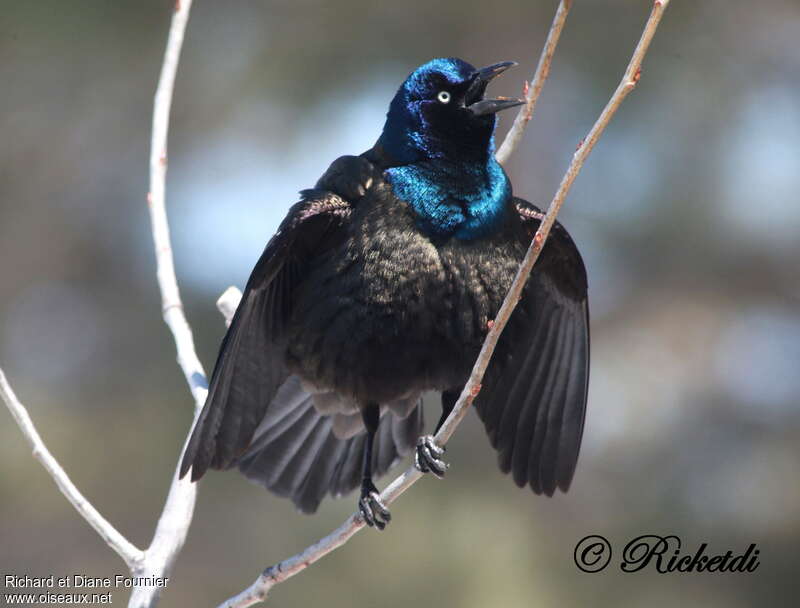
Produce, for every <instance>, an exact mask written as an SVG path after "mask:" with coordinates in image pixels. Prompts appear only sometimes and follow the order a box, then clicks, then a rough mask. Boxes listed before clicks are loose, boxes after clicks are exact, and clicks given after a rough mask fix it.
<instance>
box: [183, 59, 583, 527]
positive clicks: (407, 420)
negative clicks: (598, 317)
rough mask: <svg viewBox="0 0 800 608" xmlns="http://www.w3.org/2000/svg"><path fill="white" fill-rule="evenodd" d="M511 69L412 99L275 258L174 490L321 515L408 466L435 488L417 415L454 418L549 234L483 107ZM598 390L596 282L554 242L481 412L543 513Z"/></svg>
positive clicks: (444, 75)
mask: <svg viewBox="0 0 800 608" xmlns="http://www.w3.org/2000/svg"><path fill="white" fill-rule="evenodd" d="M509 65H511V64H508V63H506V64H497V65H495V66H490V67H489V68H484V69H483V70H475V69H474V68H473V67H472V66H470V65H469V64H467V63H465V62H463V61H460V60H457V59H437V60H433V61H431V62H429V63H427V64H425V65H423V66H422V67H420V68H418V69H417V70H416V71H415V72H414V73H412V75H411V76H409V78H408V79H407V80H406V81H405V82H404V84H403V85H402V86H401V88H400V90H399V91H398V93H397V95H396V96H395V98H394V100H393V101H392V104H391V106H390V110H389V114H388V115H387V121H386V125H385V127H384V130H383V133H382V135H381V137H380V139H379V140H378V143H377V144H376V145H375V147H374V148H372V149H371V150H369V151H368V152H366V153H364V154H362V155H361V156H360V157H355V156H345V157H342V158H340V159H338V160H337V161H335V162H334V163H333V165H331V167H330V168H329V169H328V171H327V172H326V173H325V175H323V176H322V178H321V179H320V180H319V182H318V183H317V185H316V187H315V188H314V189H312V190H305V191H303V192H302V193H301V194H302V199H301V201H300V202H299V203H297V204H296V205H294V206H293V207H292V208H291V209H290V210H289V213H288V215H287V217H286V219H285V220H284V221H283V223H282V224H281V226H280V228H279V230H278V232H277V234H276V235H275V236H274V237H273V238H272V240H271V241H270V242H269V244H268V245H267V247H266V249H265V251H264V253H263V255H262V256H261V259H260V260H259V261H258V263H257V264H256V267H255V269H254V270H253V273H252V275H251V277H250V280H249V281H248V283H247V287H246V288H245V291H244V295H243V298H242V302H241V304H240V305H239V308H238V310H237V311H236V315H235V317H234V319H233V322H232V324H231V327H230V329H229V331H228V333H227V335H226V336H225V339H224V340H223V342H222V346H221V348H220V354H219V358H218V360H217V364H216V366H215V368H214V373H213V375H212V378H211V384H210V388H209V394H208V400H207V402H206V405H205V408H204V409H203V412H202V414H201V415H200V418H199V420H198V422H197V425H196V428H195V430H194V432H193V434H192V437H191V439H190V442H189V446H188V448H187V451H186V455H185V457H184V460H183V463H182V466H181V475H185V474H186V473H187V471H188V470H189V469H190V468H191V469H192V479H193V480H196V479H199V478H200V477H201V476H202V475H203V474H204V473H205V471H206V470H207V469H208V468H216V469H226V468H229V467H232V466H238V467H239V469H240V470H241V471H242V472H243V473H244V474H245V475H247V476H248V477H249V478H250V479H252V480H254V481H256V482H258V483H261V484H263V485H264V486H266V487H267V488H269V489H270V490H272V491H274V492H276V493H277V494H280V495H282V496H288V497H290V498H291V499H292V500H293V501H294V502H295V504H296V505H297V506H298V507H299V508H300V509H301V510H303V511H305V512H313V511H315V510H316V508H317V507H318V505H319V503H320V501H321V500H322V499H323V497H324V496H325V495H326V494H328V493H330V494H333V495H340V494H344V493H347V492H349V491H351V490H353V489H354V488H355V487H357V486H358V485H359V484H360V485H361V497H360V500H359V507H360V509H361V512H362V514H363V516H364V518H365V520H366V521H367V523H368V524H370V525H376V526H377V527H379V528H383V526H384V525H385V524H386V523H387V522H388V520H389V512H388V510H386V508H385V506H384V505H383V504H382V503H381V502H380V499H379V498H378V494H377V491H376V489H375V486H374V485H373V482H372V475H373V474H376V475H380V474H382V473H384V472H385V471H386V470H388V469H389V467H391V466H392V464H393V463H394V462H395V461H396V460H398V459H399V458H401V457H402V456H405V455H406V454H408V453H409V452H411V451H412V450H413V449H414V447H415V446H416V462H417V466H418V467H419V468H420V469H421V470H423V471H431V472H434V473H435V474H437V475H439V476H441V475H443V474H444V471H445V468H446V465H445V464H444V462H443V461H442V460H441V454H442V450H441V449H440V448H439V446H437V445H436V444H435V442H434V441H433V439H432V437H431V436H429V435H428V436H423V437H420V434H421V432H422V427H423V418H422V405H421V396H422V393H423V392H424V391H428V390H434V391H441V392H442V408H443V413H442V418H441V420H440V424H441V422H442V421H443V420H444V418H445V417H446V416H447V414H448V413H449V412H450V410H451V409H452V406H453V404H454V403H455V399H456V398H457V396H458V394H459V392H460V391H461V388H462V387H463V385H464V383H465V381H466V379H467V377H468V375H469V372H470V370H471V368H472V365H473V363H474V361H475V358H476V357H477V354H478V352H479V350H480V347H481V344H482V342H483V339H484V337H485V336H486V332H487V331H488V326H487V324H488V322H489V321H490V320H491V319H493V318H494V316H495V314H496V313H497V311H498V309H499V308H500V305H501V303H502V301H503V298H504V297H505V294H506V292H507V291H508V288H509V286H510V285H511V282H512V280H513V278H514V275H515V273H516V270H517V268H518V266H519V263H520V262H521V260H522V258H523V256H524V254H525V251H526V250H527V247H528V245H529V243H530V241H531V238H532V236H533V234H534V232H535V230H536V228H537V226H538V223H539V218H540V214H539V212H538V209H536V207H534V206H533V205H531V204H530V203H527V202H525V201H523V200H521V199H518V198H515V197H513V196H512V194H511V185H510V183H509V181H508V178H507V177H506V175H505V172H504V171H503V170H502V168H501V167H500V166H499V165H498V164H497V162H496V161H495V160H494V153H493V152H494V149H493V140H492V134H493V131H494V127H495V112H497V111H498V110H500V109H504V108H506V107H511V106H513V105H517V104H518V103H519V102H518V101H517V100H505V99H498V100H492V99H484V93H485V89H486V84H487V83H488V81H489V80H490V79H491V78H493V77H494V76H496V75H497V74H499V73H500V72H502V71H504V70H505V69H506V68H507V67H509ZM588 370H589V320H588V306H587V286H586V273H585V270H584V267H583V263H582V261H581V258H580V254H579V253H578V250H577V248H576V247H575V244H574V243H573V242H572V239H571V238H570V236H569V234H568V233H567V231H566V230H565V229H564V228H563V226H561V225H560V224H558V223H557V224H556V225H555V226H554V228H553V231H552V233H551V236H550V239H549V240H548V241H547V244H546V245H545V248H544V251H543V253H542V255H541V258H540V260H539V262H538V263H537V265H536V267H535V269H534V272H533V274H532V275H531V278H530V279H529V281H528V284H527V285H526V288H525V291H524V293H523V297H522V299H521V301H520V303H519V305H518V307H517V309H516V311H515V312H514V314H513V315H512V318H511V320H510V322H509V325H508V327H507V328H506V330H505V332H504V333H503V334H502V337H501V339H500V342H499V344H498V347H497V351H496V353H495V356H494V358H493V360H492V363H491V364H490V366H489V369H488V372H487V374H486V378H485V380H484V383H483V390H482V391H481V393H480V395H479V396H478V398H477V400H476V409H477V411H478V414H479V416H480V418H481V420H482V421H483V423H484V425H485V426H486V430H487V433H488V435H489V439H490V441H491V443H492V445H493V446H494V447H495V448H496V449H497V451H498V454H499V460H500V468H501V469H502V470H503V472H506V473H507V472H511V473H512V476H513V479H514V481H515V482H516V483H517V485H519V486H523V485H526V484H527V485H530V487H531V488H532V489H533V490H534V492H536V493H544V494H547V495H552V494H553V492H554V491H555V490H556V488H560V489H562V490H563V491H566V490H567V488H568V487H569V484H570V481H571V479H572V476H573V473H574V470H575V465H576V461H577V457H578V450H579V447H580V441H581V434H582V430H583V420H584V414H585V407H586V391H587V386H588Z"/></svg>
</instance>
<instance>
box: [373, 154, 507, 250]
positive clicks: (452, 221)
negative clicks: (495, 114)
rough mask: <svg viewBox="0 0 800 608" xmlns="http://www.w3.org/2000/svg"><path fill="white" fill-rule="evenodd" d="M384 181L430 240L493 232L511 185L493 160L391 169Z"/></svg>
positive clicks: (427, 163)
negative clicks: (413, 213)
mask: <svg viewBox="0 0 800 608" xmlns="http://www.w3.org/2000/svg"><path fill="white" fill-rule="evenodd" d="M385 175H386V178H387V180H388V181H389V183H390V184H391V185H392V189H393V190H394V193H395V195H396V196H397V197H398V198H400V199H402V200H404V201H406V202H407V203H408V204H409V205H410V206H411V208H412V209H413V210H414V212H415V214H416V216H417V218H418V222H419V226H420V228H421V229H422V230H424V231H425V232H427V233H429V234H431V235H432V236H440V237H451V236H452V237H455V238H458V239H464V240H470V239H475V238H479V237H481V236H484V235H486V234H488V233H490V232H492V231H493V230H494V229H496V228H497V227H498V225H499V224H500V222H501V221H502V219H503V217H504V214H505V210H506V207H507V203H508V200H509V199H510V198H511V183H510V182H509V180H508V177H507V176H506V174H505V171H503V168H502V167H501V166H500V164H499V163H498V162H497V161H496V160H495V159H494V156H493V155H489V159H488V160H486V161H485V162H481V163H464V162H461V163H451V162H447V161H444V160H442V159H436V160H428V161H422V162H417V163H413V164H409V165H403V166H400V167H392V168H390V169H387V170H386V173H385Z"/></svg>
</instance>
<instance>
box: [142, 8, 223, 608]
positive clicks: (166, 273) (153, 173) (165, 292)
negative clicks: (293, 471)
mask: <svg viewBox="0 0 800 608" xmlns="http://www.w3.org/2000/svg"><path fill="white" fill-rule="evenodd" d="M191 8H192V0H177V1H176V3H175V11H174V13H173V15H172V22H171V24H170V28H169V35H168V37H167V48H166V51H165V52H164V62H163V64H162V66H161V75H160V76H159V80H158V86H157V88H156V94H155V98H154V100H153V131H152V138H151V141H150V192H149V193H148V194H147V203H148V207H149V208H150V222H151V226H152V231H153V244H154V246H155V253H156V266H157V271H156V272H157V278H158V286H159V289H160V291H161V311H162V314H163V316H164V322H165V323H166V324H167V326H168V327H169V329H170V331H171V332H172V335H173V337H174V338H175V347H176V349H177V355H178V365H180V367H181V369H182V370H183V375H184V376H185V377H186V382H187V383H188V384H189V390H191V392H192V396H193V397H194V404H195V408H194V409H195V411H194V419H195V420H196V419H197V416H198V415H199V414H200V411H201V410H202V408H203V404H204V403H205V400H206V394H207V392H208V388H207V387H208V383H207V381H206V374H205V371H204V370H203V365H202V363H200V359H198V357H197V353H196V352H195V348H194V339H193V338H192V330H191V328H190V327H189V323H188V322H187V320H186V315H185V314H184V311H183V302H182V301H181V296H180V292H179V290H178V281H177V279H176V278H175V264H174V261H173V258H172V245H171V243H170V237H169V223H168V222H167V211H166V206H165V196H164V193H165V189H166V188H165V183H166V177H167V133H168V130H169V115H170V108H171V106H172V92H173V89H174V86H175V74H176V72H177V70H178V61H179V59H180V54H181V48H182V46H183V35H184V32H185V31H186V23H187V21H188V20H189V11H190V10H191ZM187 442H188V437H187V439H186V442H184V446H183V449H181V457H182V456H183V452H184V450H185V449H186V443H187ZM179 465H180V458H179V459H178V466H179ZM196 497H197V485H196V484H193V483H191V482H190V481H189V479H179V478H178V468H177V467H176V470H175V473H174V474H173V477H172V483H171V484H170V488H169V493H168V494H167V500H166V503H165V504H164V510H163V511H162V513H161V517H160V518H159V520H158V524H157V525H156V530H155V533H154V535H153V540H152V541H151V543H150V546H149V547H148V548H147V550H146V551H145V555H144V560H143V562H142V564H141V565H140V567H139V568H138V569H137V570H136V572H135V573H134V574H136V575H141V576H148V577H167V576H168V575H169V573H170V570H171V569H172V565H173V563H174V562H175V558H176V557H177V556H178V553H180V551H181V549H182V548H183V544H184V542H185V540H186V535H187V533H188V531H189V526H190V524H191V522H192V514H193V512H194V504H195V499H196ZM161 591H162V587H158V586H136V587H134V589H133V592H132V593H131V597H130V602H129V604H128V606H129V608H145V607H150V606H155V605H156V603H157V602H158V598H159V596H160V594H161Z"/></svg>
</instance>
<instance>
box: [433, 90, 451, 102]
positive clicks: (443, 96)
mask: <svg viewBox="0 0 800 608" xmlns="http://www.w3.org/2000/svg"><path fill="white" fill-rule="evenodd" d="M436 99H438V100H439V101H440V102H441V103H450V93H449V92H448V91H439V94H438V95H437V96H436Z"/></svg>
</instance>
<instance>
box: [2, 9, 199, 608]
mask: <svg viewBox="0 0 800 608" xmlns="http://www.w3.org/2000/svg"><path fill="white" fill-rule="evenodd" d="M191 6H192V1H191V0H178V2H176V4H175V12H174V13H173V16H172V23H171V25H170V30H169V37H168V39H167V49H166V52H165V54H164V62H163V65H162V68H161V76H160V78H159V82H158V88H157V89H156V95H155V100H154V104H153V105H154V107H153V134H152V142H151V154H150V192H149V193H148V195H147V202H148V205H149V207H150V218H151V223H152V229H153V241H154V243H155V251H156V263H157V266H158V271H157V273H158V284H159V288H160V290H161V301H162V312H163V315H164V321H165V322H166V324H167V326H168V327H169V328H170V330H171V331H172V334H173V336H174V337H175V345H176V348H177V351H178V363H179V365H180V366H181V369H182V370H183V373H184V375H185V376H186V381H187V382H188V384H189V388H190V390H191V392H192V396H193V397H194V402H195V419H196V418H197V415H198V414H199V412H200V410H201V409H202V407H203V404H204V402H205V398H206V393H207V388H206V387H207V382H206V375H205V372H204V371H203V366H202V364H201V363H200V360H199V359H198V358H197V354H196V353H195V348H194V340H193V339H192V331H191V329H190V327H189V324H188V322H187V321H186V317H185V315H184V313H183V304H182V303H181V298H180V292H179V291H178V283H177V280H176V278H175V267H174V263H173V259H172V247H171V246H170V238H169V225H168V223H167V214H166V209H165V206H164V192H165V181H166V174H167V131H168V127H169V112H170V106H171V104H172V91H173V88H174V83H175V73H176V71H177V68H178V59H179V57H180V51H181V46H182V45H183V34H184V31H185V29H186V22H187V20H188V18H189V11H190V9H191ZM0 395H2V397H3V400H4V401H5V402H6V405H7V406H8V409H9V410H10V411H11V414H12V416H14V419H15V420H16V421H17V424H18V425H19V427H20V429H21V430H22V433H23V435H24V436H25V438H26V439H27V440H28V442H29V443H30V444H31V447H32V448H33V454H34V456H36V458H38V459H39V461H40V462H41V463H42V465H43V466H44V468H45V469H46V470H47V472H48V473H50V476H51V477H52V478H53V480H54V481H55V482H56V485H58V487H59V489H60V490H61V492H62V493H63V494H64V495H65V496H66V497H67V499H68V500H69V501H70V502H71V503H72V505H73V506H74V507H75V509H77V511H78V512H79V513H80V514H81V515H82V516H83V518H84V519H86V521H88V522H89V524H91V526H92V527H93V528H94V529H95V530H96V531H97V533H98V534H100V536H101V537H102V538H103V539H104V540H105V541H106V543H108V545H109V546H110V547H111V548H112V549H114V550H115V551H116V552H117V553H118V554H119V555H120V557H122V559H123V560H124V561H125V563H126V564H127V565H128V568H129V569H130V571H131V574H133V575H134V576H143V577H160V578H165V577H167V576H169V572H170V569H171V568H172V564H173V563H174V561H175V558H176V557H177V555H178V553H179V552H180V550H181V548H182V547H183V543H184V541H185V540H186V534H187V532H188V530H189V525H190V524H191V521H192V513H193V511H194V504H195V497H196V494H197V486H196V485H195V484H193V483H191V482H190V481H189V480H188V479H187V480H180V479H178V475H177V469H176V472H175V473H174V474H173V478H172V483H171V485H170V489H169V493H168V495H167V500H166V503H165V505H164V510H163V511H162V513H161V517H160V518H159V521H158V524H157V525H156V530H155V533H154V535H153V540H152V541H151V543H150V546H149V547H148V548H147V550H146V551H141V550H140V549H138V548H136V547H135V546H133V545H132V544H131V543H130V542H129V541H128V540H127V539H126V538H125V537H124V536H122V534H120V533H119V532H118V531H117V530H116V529H115V528H114V527H113V526H112V525H111V524H110V523H109V522H108V521H107V520H106V519H105V518H104V517H103V516H102V515H100V513H99V512H98V511H97V509H95V508H94V507H93V506H92V505H91V504H90V503H89V501H88V500H86V498H85V497H84V496H83V494H81V493H80V491H79V490H78V489H77V488H76V487H75V485H74V484H73V483H72V482H71V481H70V479H69V477H68V476H67V474H66V473H65V472H64V470H63V469H62V468H61V466H60V465H59V464H58V462H57V461H56V460H55V458H53V456H52V455H51V454H50V452H49V451H48V450H47V447H46V446H45V445H44V442H43V441H42V439H41V437H40V436H39V433H38V432H37V431H36V428H35V427H34V425H33V422H32V421H31V419H30V416H29V415H28V412H27V411H26V409H25V407H24V406H23V405H22V404H21V403H20V402H19V400H18V399H17V397H16V395H15V394H14V392H13V390H12V389H11V386H10V385H9V384H8V381H7V380H6V377H5V375H4V374H3V372H2V370H0ZM187 441H188V439H187ZM184 449H185V445H184ZM181 453H182V452H181ZM162 589H163V586H161V585H158V584H155V585H152V586H148V585H136V586H134V587H133V591H132V593H131V598H130V602H129V604H128V605H129V606H130V607H132V608H150V607H152V606H155V605H156V603H157V602H158V599H159V596H160V594H161V591H162Z"/></svg>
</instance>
